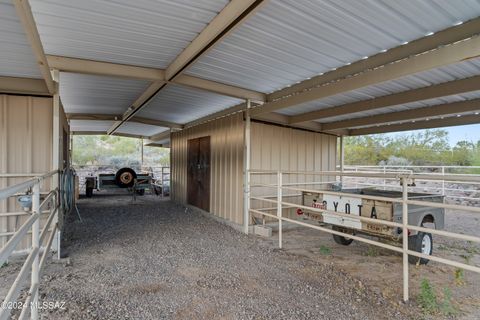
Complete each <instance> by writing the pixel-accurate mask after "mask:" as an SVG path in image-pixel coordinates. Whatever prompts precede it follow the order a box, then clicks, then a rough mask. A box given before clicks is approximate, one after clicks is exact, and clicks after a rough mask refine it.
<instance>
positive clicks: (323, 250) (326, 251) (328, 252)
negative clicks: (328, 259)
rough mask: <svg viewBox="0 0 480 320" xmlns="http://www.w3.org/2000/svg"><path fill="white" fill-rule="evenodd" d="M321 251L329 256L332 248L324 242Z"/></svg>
mask: <svg viewBox="0 0 480 320" xmlns="http://www.w3.org/2000/svg"><path fill="white" fill-rule="evenodd" d="M320 253H321V254H323V255H324V256H329V255H331V254H332V249H330V248H329V247H327V246H324V245H323V244H322V245H321V246H320Z"/></svg>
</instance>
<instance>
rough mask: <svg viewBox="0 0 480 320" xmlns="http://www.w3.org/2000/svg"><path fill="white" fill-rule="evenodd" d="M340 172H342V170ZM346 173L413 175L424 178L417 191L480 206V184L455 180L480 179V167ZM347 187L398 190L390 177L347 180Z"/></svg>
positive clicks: (376, 168)
mask: <svg viewBox="0 0 480 320" xmlns="http://www.w3.org/2000/svg"><path fill="white" fill-rule="evenodd" d="M338 169H340V168H339V167H338ZM343 169H344V171H345V172H377V173H392V172H410V173H414V174H417V175H422V178H420V177H419V178H418V180H417V181H418V182H421V185H419V186H417V188H416V189H415V190H419V189H421V190H425V191H428V192H432V193H438V194H442V195H444V196H445V197H446V198H447V200H449V201H457V202H458V201H474V202H478V203H480V183H479V182H475V181H472V180H470V181H468V180H464V181H457V180H455V179H451V178H452V176H453V177H456V176H458V175H459V174H461V175H463V176H478V175H479V174H480V166H403V165H384V166H381V165H378V166H373V165H370V166H368V165H365V166H364V165H346V166H344V167H343ZM433 176H437V177H440V178H441V180H440V181H439V180H438V179H432V177H433ZM344 182H345V183H346V184H347V185H354V186H364V187H367V186H370V187H382V188H384V189H387V188H388V189H391V188H394V189H395V188H398V186H396V185H395V182H396V181H395V179H391V178H388V177H385V178H382V179H380V178H378V179H374V180H373V181H366V182H365V181H359V180H358V179H355V178H350V179H346V180H344Z"/></svg>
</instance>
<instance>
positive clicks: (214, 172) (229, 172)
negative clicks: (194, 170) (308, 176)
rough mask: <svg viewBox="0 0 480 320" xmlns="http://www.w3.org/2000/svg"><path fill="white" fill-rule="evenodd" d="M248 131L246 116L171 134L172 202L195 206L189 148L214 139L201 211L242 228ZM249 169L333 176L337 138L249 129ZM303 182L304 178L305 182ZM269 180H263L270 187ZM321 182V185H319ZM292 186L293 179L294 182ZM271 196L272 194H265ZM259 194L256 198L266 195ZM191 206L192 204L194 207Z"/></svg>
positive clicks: (270, 127)
mask: <svg viewBox="0 0 480 320" xmlns="http://www.w3.org/2000/svg"><path fill="white" fill-rule="evenodd" d="M245 126H246V121H245V119H244V114H243V113H237V114H234V115H231V116H227V117H224V118H222V119H219V120H216V121H211V122H207V123H205V124H202V125H198V126H195V127H192V128H188V129H185V130H182V131H179V132H175V133H172V137H171V150H172V153H171V167H172V169H171V170H172V171H171V172H172V181H174V184H173V187H172V199H173V200H174V201H177V202H180V203H183V204H194V201H195V199H189V197H188V183H189V181H188V171H189V165H188V164H189V163H188V143H189V140H190V141H192V140H194V139H197V138H201V137H204V138H209V139H210V148H211V149H210V150H211V151H210V161H208V163H209V164H210V166H209V168H208V171H209V172H210V175H209V176H210V179H208V180H209V183H208V184H207V185H205V186H203V187H202V188H197V189H196V190H198V189H203V190H202V192H203V193H202V194H201V195H199V196H200V197H208V200H209V201H208V204H207V205H206V206H205V207H203V208H202V209H204V210H206V211H208V212H211V213H213V214H214V215H216V216H217V217H220V218H223V219H224V220H226V221H230V222H233V223H235V224H238V225H242V224H243V223H244V221H243V219H244V216H243V206H244V203H243V197H244V188H243V186H244V168H245V164H244V162H245V156H246V154H245ZM250 134H251V142H250V143H251V153H250V165H251V167H252V168H255V169H258V170H290V171H314V170H317V171H322V170H323V171H334V170H335V168H336V159H337V158H336V154H337V152H336V149H337V143H336V142H337V137H336V136H333V135H327V134H321V133H316V132H312V131H308V130H300V129H293V128H287V127H283V126H279V125H272V124H266V123H263V122H252V123H251V133H250ZM302 178H303V177H302ZM269 179H270V180H271V177H270V176H269V177H260V178H259V179H256V182H258V183H268V182H271V181H267V180H269ZM317 180H318V179H317ZM292 181H293V179H292ZM263 192H266V193H267V194H268V192H270V193H272V190H263ZM263 192H262V191H258V190H257V191H256V194H257V195H264V194H263ZM192 201H193V202H192ZM293 201H299V199H295V200H293ZM252 205H253V207H254V208H255V205H256V204H255V203H253V204H252Z"/></svg>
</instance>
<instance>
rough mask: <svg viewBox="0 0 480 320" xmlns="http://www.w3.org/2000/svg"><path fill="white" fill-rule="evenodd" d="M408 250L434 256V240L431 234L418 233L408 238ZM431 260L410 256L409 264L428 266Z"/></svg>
mask: <svg viewBox="0 0 480 320" xmlns="http://www.w3.org/2000/svg"><path fill="white" fill-rule="evenodd" d="M408 250H412V251H417V252H420V253H423V254H426V255H429V256H430V255H432V251H433V238H432V234H431V233H427V232H418V234H416V235H414V236H410V237H408ZM429 261H430V260H428V259H425V258H419V257H415V256H411V255H409V256H408V262H410V263H411V264H417V263H418V264H427V263H428V262H429Z"/></svg>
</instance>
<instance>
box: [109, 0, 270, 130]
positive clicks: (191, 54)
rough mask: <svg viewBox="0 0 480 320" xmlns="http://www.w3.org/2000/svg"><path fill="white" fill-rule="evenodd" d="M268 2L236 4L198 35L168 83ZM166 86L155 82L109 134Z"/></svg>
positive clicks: (168, 75)
mask: <svg viewBox="0 0 480 320" xmlns="http://www.w3.org/2000/svg"><path fill="white" fill-rule="evenodd" d="M264 2H266V0H265V1H264V0H232V1H230V2H229V3H228V4H227V5H226V6H225V7H224V8H223V9H222V11H220V12H219V13H218V14H217V15H216V16H215V18H213V19H212V21H210V23H209V24H208V25H207V26H206V27H205V28H204V29H203V30H202V31H201V32H200V33H199V34H198V35H197V37H196V38H195V39H193V41H192V42H191V43H190V44H189V45H188V46H187V47H186V48H185V49H184V50H183V51H182V52H181V53H180V54H179V55H178V56H177V57H176V58H175V59H174V60H173V61H172V62H171V63H170V65H169V66H168V67H167V69H166V71H165V80H166V81H167V82H168V81H172V80H174V78H175V77H177V76H179V75H180V74H181V73H182V72H183V71H184V70H185V69H186V68H187V67H188V66H189V65H191V64H192V63H193V62H195V61H196V60H197V59H199V58H200V57H201V56H202V54H205V53H206V52H207V51H208V50H210V49H211V48H212V47H213V46H214V45H215V44H216V43H218V42H219V41H220V40H222V39H223V38H224V37H225V36H226V35H227V34H229V33H230V32H232V31H233V30H234V29H235V28H236V27H237V26H239V25H240V24H241V23H242V22H243V21H245V20H246V18H248V17H249V16H250V15H252V14H253V13H254V12H255V11H256V10H258V9H259V8H260V6H261V4H262V3H264ZM165 86H166V84H165V83H160V82H158V81H155V82H154V83H153V84H152V85H151V86H150V87H149V88H148V89H147V91H146V92H145V93H144V94H142V95H141V96H140V97H139V98H138V99H137V100H136V101H135V102H134V103H133V104H132V106H130V107H129V109H128V110H127V111H126V112H125V114H124V116H123V119H122V120H121V121H119V122H117V123H115V124H114V125H113V126H112V127H111V128H110V129H109V130H108V134H111V133H113V132H115V131H116V130H117V129H118V128H119V127H120V126H121V125H122V124H123V123H124V122H126V121H128V120H129V119H130V118H131V117H132V116H133V115H134V114H135V113H136V112H138V111H140V110H141V109H142V108H143V107H144V106H146V105H147V103H148V102H149V101H150V100H151V99H153V98H154V97H155V96H156V95H157V93H158V92H160V90H162V89H163V88H164V87H165Z"/></svg>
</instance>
